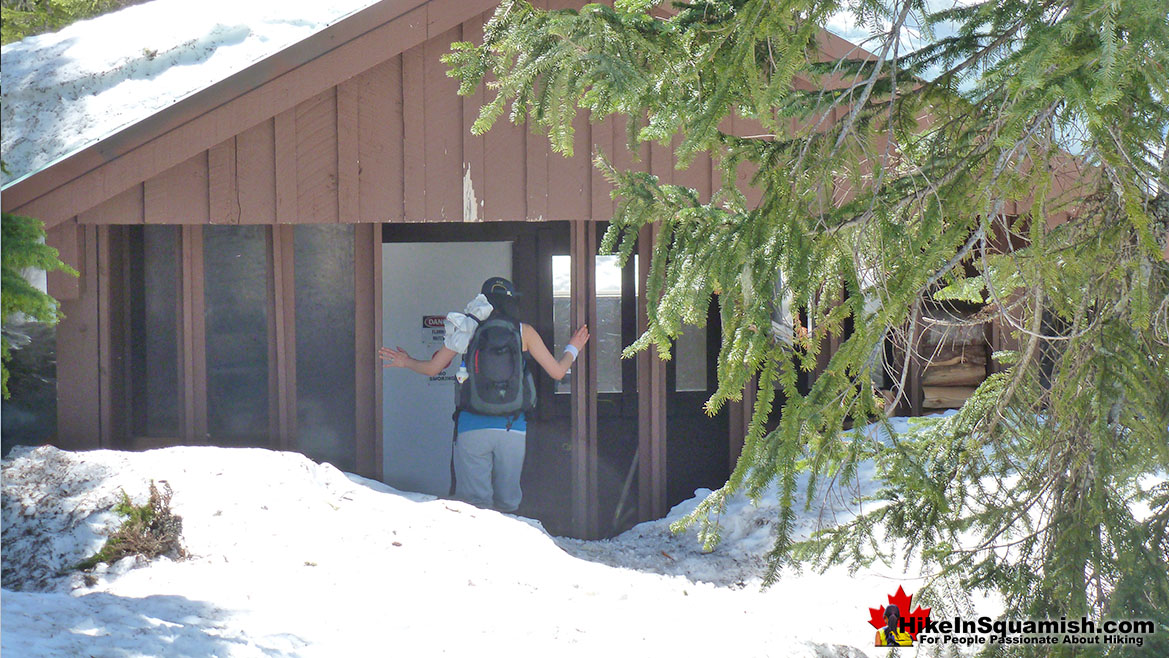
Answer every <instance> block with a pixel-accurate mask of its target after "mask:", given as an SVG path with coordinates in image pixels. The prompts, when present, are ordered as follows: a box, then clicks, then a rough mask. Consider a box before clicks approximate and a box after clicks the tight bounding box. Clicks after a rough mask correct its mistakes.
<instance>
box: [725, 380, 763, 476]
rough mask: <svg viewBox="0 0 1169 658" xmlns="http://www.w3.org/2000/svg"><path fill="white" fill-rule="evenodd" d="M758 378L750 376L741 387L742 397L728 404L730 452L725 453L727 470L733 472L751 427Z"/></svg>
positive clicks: (757, 389) (757, 391)
mask: <svg viewBox="0 0 1169 658" xmlns="http://www.w3.org/2000/svg"><path fill="white" fill-rule="evenodd" d="M758 393H759V384H758V379H757V378H755V377H752V378H751V380H750V381H748V382H747V385H746V386H744V387H743V399H742V400H741V401H739V402H736V403H733V404H731V405H729V407H730V409H729V410H730V414H731V417H730V428H729V429H730V452H729V454H728V455H727V457H728V459H729V461H728V462H727V466H728V468H727V471H728V472H732V473H733V472H734V470H735V465H736V464H738V463H739V457H740V456H742V454H743V445H744V443H745V442H746V440H747V434H748V432H749V431H750V428H751V416H752V415H754V413H755V400H756V398H757V397H758Z"/></svg>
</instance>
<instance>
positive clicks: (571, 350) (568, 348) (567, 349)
mask: <svg viewBox="0 0 1169 658" xmlns="http://www.w3.org/2000/svg"><path fill="white" fill-rule="evenodd" d="M564 353H565V354H571V355H572V360H573V361H576V357H578V356H580V350H578V349H576V345H565V346H564Z"/></svg>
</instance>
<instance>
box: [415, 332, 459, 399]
mask: <svg viewBox="0 0 1169 658" xmlns="http://www.w3.org/2000/svg"><path fill="white" fill-rule="evenodd" d="M445 338H446V316H445V315H424V316H422V349H423V350H424V351H425V353H426V354H434V353H435V352H437V351H438V350H439V349H440V348H442V346H443V341H444V340H445ZM455 365H456V364H453V363H452V364H451V365H450V366H448V367H447V368H446V369H445V370H443V371H442V372H440V373H438V374H437V375H435V376H433V377H431V378H430V380H429V382H428V383H429V384H431V385H434V384H443V383H446V382H453V381H455V375H454V367H455Z"/></svg>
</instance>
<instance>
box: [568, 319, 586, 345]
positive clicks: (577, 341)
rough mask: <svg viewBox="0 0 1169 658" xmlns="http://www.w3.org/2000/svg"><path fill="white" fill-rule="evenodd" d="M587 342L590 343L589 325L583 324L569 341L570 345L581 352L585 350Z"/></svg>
mask: <svg viewBox="0 0 1169 658" xmlns="http://www.w3.org/2000/svg"><path fill="white" fill-rule="evenodd" d="M587 342H589V326H588V325H587V324H582V325H581V326H580V329H577V330H576V333H575V334H573V335H572V338H571V339H569V341H568V344H569V345H572V346H573V347H575V348H576V349H577V350H580V349H583V348H584V346H585V343H587Z"/></svg>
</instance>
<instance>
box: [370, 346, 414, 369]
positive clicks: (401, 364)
mask: <svg viewBox="0 0 1169 658" xmlns="http://www.w3.org/2000/svg"><path fill="white" fill-rule="evenodd" d="M377 356H378V358H379V359H381V360H382V367H383V368H405V367H407V365H406V364H408V363H409V362H410V355H409V354H406V350H404V349H402V348H401V347H399V348H397V349H390V348H388V347H383V348H380V349H379V350H378V351H377Z"/></svg>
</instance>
